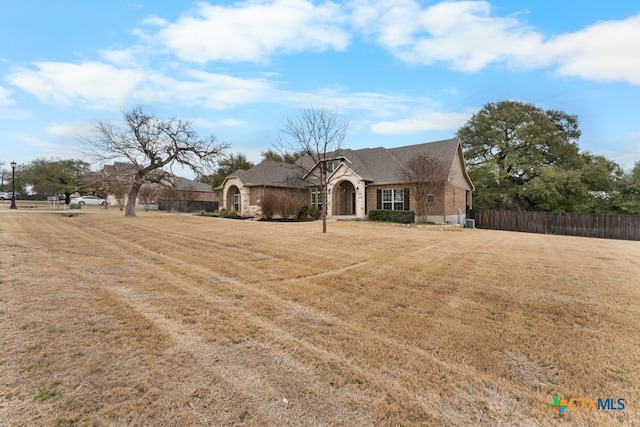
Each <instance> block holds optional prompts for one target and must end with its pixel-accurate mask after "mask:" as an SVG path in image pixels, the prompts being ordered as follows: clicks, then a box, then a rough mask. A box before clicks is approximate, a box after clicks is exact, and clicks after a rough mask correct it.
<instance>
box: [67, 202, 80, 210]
mask: <svg viewBox="0 0 640 427" xmlns="http://www.w3.org/2000/svg"><path fill="white" fill-rule="evenodd" d="M69 209H82V205H81V204H80V203H69Z"/></svg>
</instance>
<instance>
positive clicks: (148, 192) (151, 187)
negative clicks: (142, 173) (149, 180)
mask: <svg viewBox="0 0 640 427" xmlns="http://www.w3.org/2000/svg"><path fill="white" fill-rule="evenodd" d="M159 192H160V187H159V186H158V185H156V184H145V185H143V186H142V187H140V191H138V196H139V197H140V199H142V203H143V205H144V210H145V211H148V210H149V205H151V204H152V203H153V201H154V200H155V199H156V198H157V197H158V193H159Z"/></svg>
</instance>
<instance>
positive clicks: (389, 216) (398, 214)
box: [369, 209, 416, 224]
mask: <svg viewBox="0 0 640 427" xmlns="http://www.w3.org/2000/svg"><path fill="white" fill-rule="evenodd" d="M415 218H416V214H415V212H414V211H390V210H387V209H373V210H371V211H369V219H370V220H372V221H387V222H398V223H400V224H413V223H414V222H415Z"/></svg>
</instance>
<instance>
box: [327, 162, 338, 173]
mask: <svg viewBox="0 0 640 427" xmlns="http://www.w3.org/2000/svg"><path fill="white" fill-rule="evenodd" d="M338 166H340V160H338V159H335V160H327V172H328V173H332V172H333V171H334V170H336V169H338Z"/></svg>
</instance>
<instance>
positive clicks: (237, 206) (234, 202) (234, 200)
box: [225, 185, 242, 214]
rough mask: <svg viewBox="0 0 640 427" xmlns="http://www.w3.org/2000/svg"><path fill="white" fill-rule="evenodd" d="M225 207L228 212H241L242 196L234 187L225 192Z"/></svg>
mask: <svg viewBox="0 0 640 427" xmlns="http://www.w3.org/2000/svg"><path fill="white" fill-rule="evenodd" d="M225 206H226V207H227V209H229V210H233V211H236V212H237V213H238V214H240V213H241V212H242V196H241V193H240V189H239V188H238V187H236V186H235V185H232V186H231V187H229V189H228V190H227V200H226V203H225Z"/></svg>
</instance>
